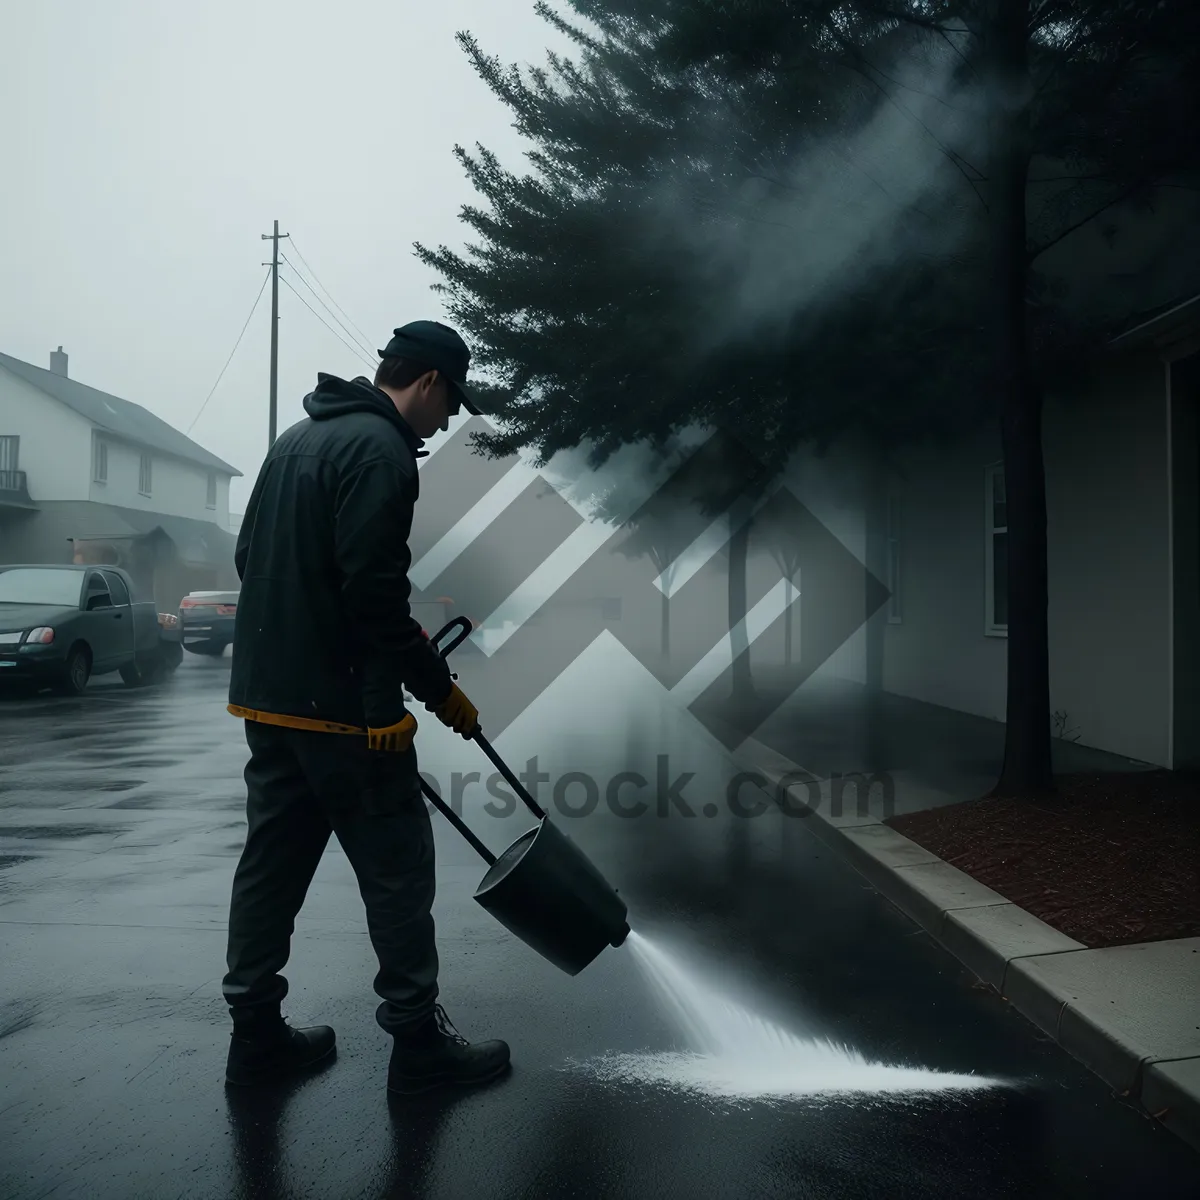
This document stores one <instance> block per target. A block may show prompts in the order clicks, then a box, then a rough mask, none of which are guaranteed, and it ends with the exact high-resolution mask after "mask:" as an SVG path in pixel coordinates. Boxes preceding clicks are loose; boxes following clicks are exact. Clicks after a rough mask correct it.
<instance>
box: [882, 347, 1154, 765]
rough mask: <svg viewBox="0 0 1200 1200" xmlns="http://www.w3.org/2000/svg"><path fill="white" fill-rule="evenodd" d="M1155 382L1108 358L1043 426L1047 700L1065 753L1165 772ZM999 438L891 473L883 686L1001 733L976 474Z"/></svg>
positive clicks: (1138, 359)
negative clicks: (1064, 729)
mask: <svg viewBox="0 0 1200 1200" xmlns="http://www.w3.org/2000/svg"><path fill="white" fill-rule="evenodd" d="M1166 411H1167V410H1166V400H1165V375H1164V367H1163V364H1162V362H1161V361H1159V360H1158V358H1157V357H1156V356H1155V355H1153V354H1146V355H1139V356H1129V357H1125V358H1114V359H1113V360H1112V361H1111V362H1106V363H1105V364H1103V367H1102V369H1101V370H1100V371H1099V372H1098V373H1097V375H1096V377H1095V378H1093V379H1092V380H1090V381H1089V382H1088V383H1087V385H1086V387H1085V388H1083V389H1081V391H1080V392H1079V393H1078V394H1076V395H1073V396H1060V397H1051V398H1048V400H1047V403H1046V411H1045V419H1044V426H1043V429H1044V442H1043V444H1044V453H1045V462H1046V506H1047V539H1048V562H1049V608H1048V612H1047V621H1048V629H1049V637H1050V700H1051V709H1052V710H1065V712H1066V721H1067V726H1068V729H1069V730H1073V731H1075V732H1077V733H1078V735H1079V737H1078V741H1079V743H1080V744H1082V745H1085V746H1091V747H1095V748H1098V749H1102V750H1108V751H1111V752H1113V753H1117V754H1123V755H1127V756H1129V757H1130V758H1136V759H1141V760H1143V761H1146V762H1151V763H1155V764H1158V765H1162V766H1167V765H1169V738H1168V729H1169V723H1170V700H1169V695H1170V670H1169V665H1168V664H1169V655H1170V636H1169V600H1168V594H1169V586H1170V583H1169V581H1170V561H1169V555H1168V538H1169V524H1168V518H1167V513H1168V487H1167V474H1166V461H1167V436H1166V434H1167V430H1166ZM1000 459H1001V447H1000V438H999V431H998V430H997V429H992V430H990V431H987V432H983V433H980V434H979V435H977V436H976V437H974V438H972V439H970V440H967V441H964V442H963V443H962V444H961V445H960V446H959V448H958V449H957V451H956V452H955V453H953V454H946V453H941V454H938V453H935V452H933V451H924V452H921V453H912V454H909V455H906V456H905V458H904V465H905V474H906V478H905V479H904V480H902V481H898V482H897V483H896V484H895V490H896V492H897V493H898V494H899V495H900V496H901V497H902V511H903V522H904V529H903V539H902V545H901V555H902V568H901V589H902V594H903V609H904V611H903V618H902V623H901V624H888V625H887V626H886V631H885V634H884V638H885V644H884V664H883V686H884V688H885V690H887V691H890V692H894V693H897V694H899V695H903V696H909V697H912V698H914V699H918V700H924V701H928V702H931V703H934V704H941V705H945V706H947V707H950V708H955V709H959V710H961V711H964V712H969V713H975V714H977V715H979V716H984V717H989V718H991V719H993V720H998V721H1003V720H1004V716H1005V701H1006V685H1007V639H1006V638H1005V637H1003V636H999V637H996V636H987V635H986V633H985V616H984V613H985V579H986V569H985V568H986V551H985V528H986V526H985V521H986V509H985V490H984V489H985V470H986V467H987V466H988V464H990V463H995V462H998V461H1000Z"/></svg>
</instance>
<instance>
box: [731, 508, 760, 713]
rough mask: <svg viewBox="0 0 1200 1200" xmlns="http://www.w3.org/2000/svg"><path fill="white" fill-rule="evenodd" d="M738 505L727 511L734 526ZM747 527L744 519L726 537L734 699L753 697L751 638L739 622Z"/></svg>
mask: <svg viewBox="0 0 1200 1200" xmlns="http://www.w3.org/2000/svg"><path fill="white" fill-rule="evenodd" d="M739 507H740V506H739V505H736V504H735V505H734V506H733V507H732V508H731V509H730V510H729V522H730V524H731V525H736V523H737V521H738V519H739V517H740V515H741V514H740V512H739ZM750 526H751V522H750V521H746V522H745V523H744V524H743V525H742V526H741V528H740V529H735V530H734V531H733V532H732V534H731V536H730V540H729V631H730V642H731V644H732V649H733V699H734V700H737V701H743V700H750V699H753V697H754V678H753V676H752V675H751V674H750V641H749V637H748V635H747V632H746V631H745V629H744V627H743V628H741V629H740V630H739V626H740V625H741V622H743V621H744V620H745V619H746V561H747V558H748V557H749V552H750Z"/></svg>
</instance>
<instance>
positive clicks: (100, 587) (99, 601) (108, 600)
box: [84, 571, 113, 612]
mask: <svg viewBox="0 0 1200 1200" xmlns="http://www.w3.org/2000/svg"><path fill="white" fill-rule="evenodd" d="M112 606H113V602H112V593H111V592H109V590H108V584H107V583H105V582H104V576H103V575H101V574H100V573H99V572H98V571H95V572H93V573H92V574H91V575H89V576H88V581H87V600H86V602H85V604H84V607H85V608H86V610H87V611H88V612H94V611H95V610H96V609H98V608H112Z"/></svg>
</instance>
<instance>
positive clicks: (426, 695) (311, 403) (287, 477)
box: [229, 374, 451, 729]
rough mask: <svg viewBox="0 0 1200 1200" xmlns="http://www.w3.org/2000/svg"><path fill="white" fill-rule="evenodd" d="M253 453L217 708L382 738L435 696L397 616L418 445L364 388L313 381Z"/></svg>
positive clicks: (403, 594) (429, 668)
mask: <svg viewBox="0 0 1200 1200" xmlns="http://www.w3.org/2000/svg"><path fill="white" fill-rule="evenodd" d="M304 410H305V412H307V413H308V419H307V420H304V421H301V422H300V423H299V424H297V425H294V426H292V428H291V429H288V430H287V431H286V432H284V433H283V434H282V435H281V436H280V437H279V438H278V439H277V440H276V442H275V444H274V446H272V447H271V449H270V451H269V452H268V453H267V457H266V461H265V462H264V463H263V466H262V470H261V471H260V472H259V475H258V480H257V482H256V483H255V485H254V491H253V494H252V495H251V497H250V503H249V505H248V506H247V509H246V515H245V517H244V519H243V521H242V527H241V531H240V533H239V536H238V541H237V549H236V552H235V562H236V565H237V571H238V575H239V576H240V577H241V580H242V588H241V593H240V595H239V596H238V607H237V622H236V625H235V628H234V647H233V664H232V667H233V669H232V677H231V680H230V686H229V701H230V704H231V705H235V706H238V707H239V708H243V709H251V710H256V711H260V712H265V713H272V714H276V715H280V716H290V717H301V718H307V719H309V720H317V721H328V722H334V723H337V724H341V725H352V726H355V727H357V728H366V727H370V728H374V729H382V728H387V727H388V726H391V725H395V724H396V723H397V722H399V721H400V720H401V719H402V718H403V717H404V715H405V713H406V711H407V710H406V708H405V706H404V694H403V687H404V686H405V685H407V687H408V689H409V691H411V692H412V694H413V695H414V696H416V698H417V699H418V700H420V701H421V702H423V703H426V702H428V703H437V702H439V701H441V700H443V699H444V698H445V697H446V696H448V695H449V693H450V689H451V676H450V668H449V667H448V666H447V664H446V661H445V660H444V659H443V658H442V657H441V656H440V655H439V654H438V653H437V651H436V650H434V649H433V647H432V645H431V644H430V643H429V641H428V640H427V639H426V638H425V636H424V635H423V634H422V632H421V626H420V624H419V623H418V622H417V621H416V619H415V618H414V617H413V616H412V611H411V609H410V607H409V596H410V593H411V585H410V584H409V581H408V570H409V567H410V565H411V562H412V556H411V553H410V551H409V548H408V536H409V532H410V530H411V528H412V520H413V506H414V505H415V504H416V501H417V495H418V476H417V458H418V457H419V456H420V455H421V454H422V453H423V452H422V450H421V444H422V443H421V440H420V439H419V438H418V437H417V436H416V434H415V433H414V432H413V431H412V429H411V427H410V426H409V425H408V423H407V422H406V421H405V420H404V418H403V417H401V416H400V414H399V413H398V412H397V411H396V408H395V406H394V405H393V404H392V402H391V400H390V399H389V398H388V397H387V396H386V395H385V394H384V393H383V392H381V391H379V390H378V389H377V388H376V387H374V386H373V385H372V384H371V383H370V382H369V381H368V380H366V379H364V378H359V379H354V380H349V381H347V380H343V379H338V378H336V377H334V376H331V375H324V374H321V375H318V376H317V388H316V390H315V391H313V392H312V393H310V394H309V395H308V396H306V397H305V399H304Z"/></svg>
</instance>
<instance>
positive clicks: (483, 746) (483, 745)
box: [471, 725, 546, 821]
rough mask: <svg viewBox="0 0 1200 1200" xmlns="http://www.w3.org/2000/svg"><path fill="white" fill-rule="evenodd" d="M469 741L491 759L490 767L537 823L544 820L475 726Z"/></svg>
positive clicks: (544, 815)
mask: <svg viewBox="0 0 1200 1200" xmlns="http://www.w3.org/2000/svg"><path fill="white" fill-rule="evenodd" d="M471 740H472V741H473V742H475V743H476V744H477V745H478V746H479V748H480V750H482V751H483V752H484V754H486V755H487V756H488V758H489V759H491V761H492V765H493V766H494V767H495V768H496V770H497V771H499V772H500V774H501V775H503V776H504V778H505V779H507V780H508V783H509V786H510V787H511V788H512V790H513V791H514V792H516V793H517V795H518V796H520V797H521V799H522V800H523V801H524V802H525V807H526V808H528V809H529V811H530V812H531V813H533V815H534V816H535V817H537V819H538V820H539V821H542V820H545V817H546V814H545V813H544V812H543V811H542V809H541V808H540V807H539V806H538V802H537V801H536V800H535V799H534V798H533V797H532V796H531V795H530V794H529V793H528V792H527V791H526V790H525V786H524V785H523V784H522V783H521V781H520V780H519V779H518V778H517V777H516V776H515V775H514V774H513V773H512V771H511V770H509V768H508V766H507V764H506V763H505V762H504V759H502V758H501V757H500V755H498V754H497V753H496V751H495V750H493V749H492V744H491V742H489V741H488V740H487V738H485V737H484V736H483V730H482V729H480V728H479V726H478V725H476V726H475V732H474V733H473V734H471Z"/></svg>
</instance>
